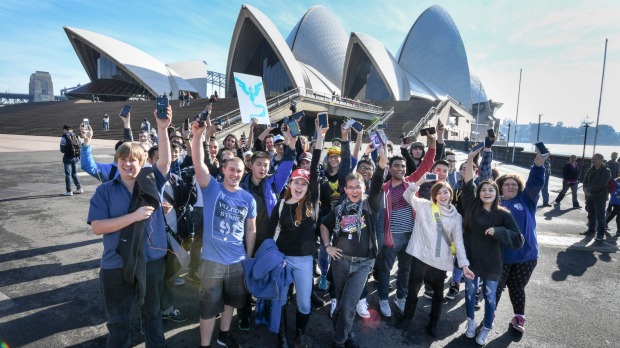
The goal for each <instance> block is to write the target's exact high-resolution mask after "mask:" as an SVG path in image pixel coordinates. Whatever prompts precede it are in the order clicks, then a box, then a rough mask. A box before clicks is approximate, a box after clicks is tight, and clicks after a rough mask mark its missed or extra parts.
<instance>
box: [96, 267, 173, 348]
mask: <svg viewBox="0 0 620 348" xmlns="http://www.w3.org/2000/svg"><path fill="white" fill-rule="evenodd" d="M165 267H166V262H165V259H164V258H161V259H159V260H155V261H150V262H147V263H146V295H145V297H144V304H142V306H141V307H140V310H141V313H142V322H143V324H144V337H145V338H144V339H145V343H146V346H147V347H164V346H165V345H166V342H165V340H166V339H165V338H164V329H163V327H162V319H161V308H160V294H161V292H162V287H163V283H164V270H165ZM99 282H100V285H101V292H102V293H103V300H104V304H105V308H106V312H107V314H108V323H107V324H106V325H107V327H108V332H109V335H108V342H107V346H108V347H110V348H111V347H131V342H132V340H131V325H130V322H131V308H132V306H133V305H134V303H136V290H135V288H134V286H133V285H132V284H129V283H127V282H126V281H125V279H124V278H123V270H122V269H101V270H100V271H99Z"/></svg>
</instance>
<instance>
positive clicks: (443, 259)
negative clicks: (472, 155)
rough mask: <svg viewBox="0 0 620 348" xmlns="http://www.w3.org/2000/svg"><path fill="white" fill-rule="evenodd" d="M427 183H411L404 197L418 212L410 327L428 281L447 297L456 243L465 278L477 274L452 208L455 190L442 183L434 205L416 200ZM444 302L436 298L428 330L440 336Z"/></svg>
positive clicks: (435, 191) (434, 194) (406, 321)
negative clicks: (446, 283)
mask: <svg viewBox="0 0 620 348" xmlns="http://www.w3.org/2000/svg"><path fill="white" fill-rule="evenodd" d="M425 182H431V181H430V180H425V179H424V176H423V177H422V178H420V179H419V180H418V181H417V182H416V183H410V184H409V187H408V188H407V189H406V190H405V192H404V193H403V197H404V198H405V200H406V201H407V203H409V204H410V205H411V206H412V207H413V209H414V210H415V211H416V221H415V226H414V228H413V233H412V234H411V239H409V244H408V245H407V253H408V254H409V255H412V256H413V260H412V262H411V269H410V271H409V285H408V293H409V294H411V295H410V296H407V302H406V304H405V311H404V313H405V314H404V321H403V322H402V323H401V324H402V325H404V326H405V327H406V326H408V324H409V322H410V321H411V319H413V316H414V314H415V310H416V305H417V303H418V297H417V296H416V294H417V293H418V291H420V287H421V286H422V283H424V280H426V281H427V282H428V283H429V284H430V285H431V287H432V289H433V291H434V292H435V293H438V294H439V293H443V280H444V279H445V277H446V272H447V271H450V270H452V251H451V250H450V244H451V243H454V246H455V248H456V258H457V260H458V264H459V266H460V267H461V268H462V269H463V273H464V274H465V277H467V278H470V279H473V278H474V274H473V273H472V272H471V271H470V270H469V267H468V266H469V261H468V260H467V256H466V254H465V248H464V246H463V229H462V224H463V220H462V218H461V215H460V214H459V213H458V212H457V210H456V208H455V207H454V205H452V203H451V202H452V188H450V185H449V184H448V183H447V182H446V181H439V182H437V183H436V184H435V185H433V187H432V188H431V192H430V196H431V199H432V201H429V200H426V199H424V198H419V197H417V196H416V192H417V191H418V190H419V188H420V186H421V185H422V184H423V183H425ZM442 302H443V299H441V298H440V297H439V296H437V298H436V299H435V297H434V298H433V303H432V307H431V321H430V324H429V326H428V331H429V334H430V335H431V336H433V337H436V336H437V324H438V322H439V317H440V316H441V305H442Z"/></svg>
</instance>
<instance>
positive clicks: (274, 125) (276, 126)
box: [269, 122, 278, 128]
mask: <svg viewBox="0 0 620 348" xmlns="http://www.w3.org/2000/svg"><path fill="white" fill-rule="evenodd" d="M269 127H271V128H278V122H271V124H270V125H269Z"/></svg>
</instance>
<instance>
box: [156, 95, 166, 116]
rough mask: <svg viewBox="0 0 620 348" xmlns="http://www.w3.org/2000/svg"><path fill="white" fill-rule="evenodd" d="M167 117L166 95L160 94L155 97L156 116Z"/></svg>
mask: <svg viewBox="0 0 620 348" xmlns="http://www.w3.org/2000/svg"><path fill="white" fill-rule="evenodd" d="M166 117H168V97H167V96H165V95H162V96H161V97H157V118H161V119H164V118H166Z"/></svg>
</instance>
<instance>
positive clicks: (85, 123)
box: [83, 118, 90, 133]
mask: <svg viewBox="0 0 620 348" xmlns="http://www.w3.org/2000/svg"><path fill="white" fill-rule="evenodd" d="M83 124H84V133H88V132H90V128H89V127H90V124H89V122H88V119H87V118H85V119H84V121H83Z"/></svg>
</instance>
